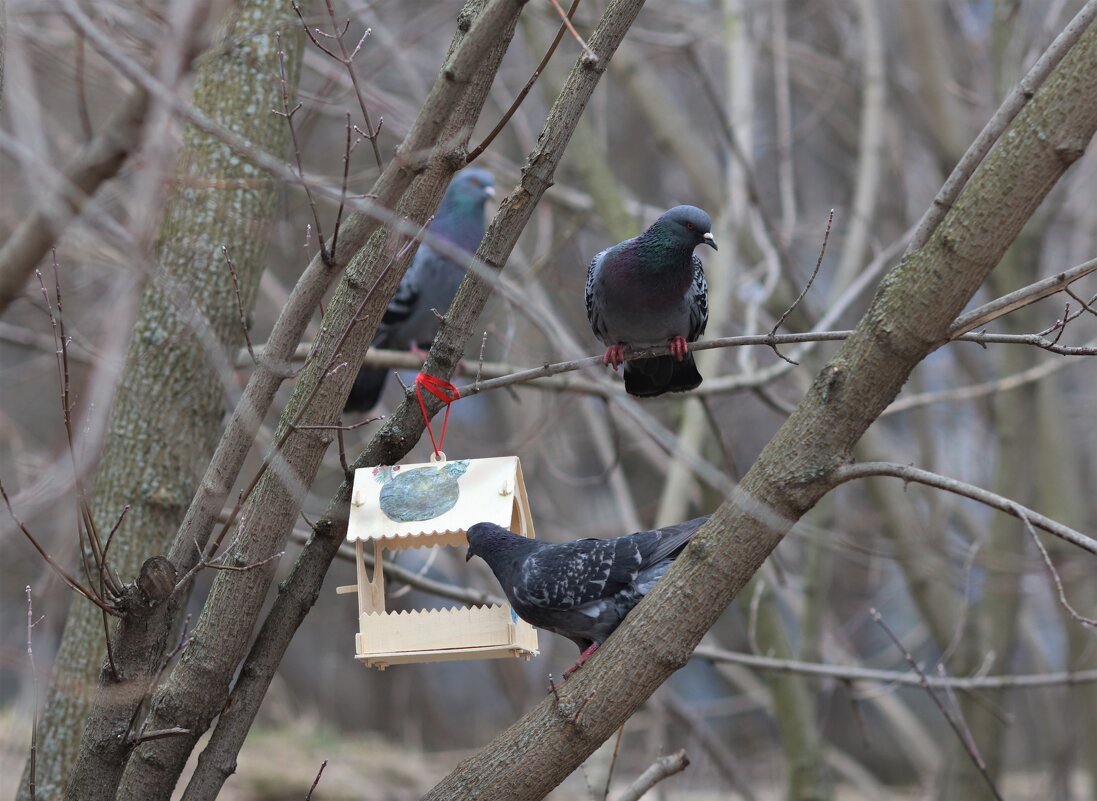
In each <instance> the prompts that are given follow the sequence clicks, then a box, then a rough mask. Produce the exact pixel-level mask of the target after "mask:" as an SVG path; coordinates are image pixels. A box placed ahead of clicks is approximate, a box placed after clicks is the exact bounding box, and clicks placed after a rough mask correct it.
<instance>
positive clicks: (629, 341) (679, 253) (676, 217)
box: [586, 206, 716, 397]
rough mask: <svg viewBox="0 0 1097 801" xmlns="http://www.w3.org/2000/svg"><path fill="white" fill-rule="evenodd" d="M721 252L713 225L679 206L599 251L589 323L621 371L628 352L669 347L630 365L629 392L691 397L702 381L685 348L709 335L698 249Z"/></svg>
mask: <svg viewBox="0 0 1097 801" xmlns="http://www.w3.org/2000/svg"><path fill="white" fill-rule="evenodd" d="M698 245H708V246H709V247H711V248H712V249H713V250H716V240H715V239H713V237H712V221H711V220H710V219H709V216H708V215H707V214H706V213H705V212H704V211H702V210H701V209H699V208H697V207H696V206H675V207H674V208H672V209H670V210H669V211H667V212H666V213H665V214H663V215H662V216H661V217H660V218H659V219H658V220H656V221H655V222H654V223H652V225H651V227H650V228H648V229H647V230H646V231H644V232H643V233H642V234H640V235H639V236H637V237H634V238H632V239H626V240H625V241H624V242H621V243H619V244H617V245H614V246H613V247H611V248H607V249H606V250H603V251H602V252H601V253H599V254H598V255H597V256H595V257H594V259H593V260H592V261H591V263H590V268H589V269H588V270H587V288H586V300H587V319H588V320H589V321H590V327H591V328H592V329H593V330H594V335H595V336H596V337H598V339H599V340H600V341H601V342H602V343H603V344H604V345H607V346H608V348H607V350H606V354H605V356H604V357H603V359H602V363H603V364H608V365H612V367H613V369H614V370H616V369H617V368H618V367H620V366H621V364H622V362H624V361H625V350H626V349H632V350H642V349H645V348H654V347H659V346H661V345H669V346H670V355H669V356H657V357H655V358H652V359H638V360H632V361H628V362H626V363H625V371H624V376H625V391H627V392H628V393H629V394H630V395H636V396H638V397H654V396H656V395H662V394H663V393H664V392H685V391H686V390H690V389H694V388H696V387H697V386H699V385H700V383H701V374H700V373H699V372H697V365H696V364H694V361H693V354H692V353H690V352H689V350H688V349H687V347H686V345H687V343H689V342H696V341H697V339H698V338H700V336H701V335H702V334H703V333H705V324H706V323H708V286H707V285H706V283H705V271H704V268H703V266H702V264H701V259H700V258H698V257H697V256H696V255H695V254H694V253H693V249H694V248H695V247H697V246H698Z"/></svg>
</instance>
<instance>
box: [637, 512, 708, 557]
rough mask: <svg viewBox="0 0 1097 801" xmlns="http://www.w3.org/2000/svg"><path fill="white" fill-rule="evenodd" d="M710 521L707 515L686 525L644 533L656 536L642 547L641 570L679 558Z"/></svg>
mask: <svg viewBox="0 0 1097 801" xmlns="http://www.w3.org/2000/svg"><path fill="white" fill-rule="evenodd" d="M708 519H709V516H708V515H705V516H704V517H695V518H694V519H693V520H687V521H685V522H684V523H675V524H674V525H673V526H667V527H666V528H661V529H657V530H655V531H645V532H642V533H644V534H651V535H654V539H653V540H651V541H645V542H644V543H643V544H642V545H641V551H642V554H643V561H642V563H641V565H640V569H641V570H644V569H646V568H648V567H650V566H652V565H655V564H658V563H659V562H661V561H663V560H664V559H671V558H673V557H675V556H677V555H678V552H679V551H680V550H682V548H684V547H685V545H686V543H687V542H689V541H690V539H691V538H692V537H693V535H694V534H696V533H697V530H698V529H700V528H701V526H703V525H704V524H705V523H707V522H708ZM633 536H637V535H633Z"/></svg>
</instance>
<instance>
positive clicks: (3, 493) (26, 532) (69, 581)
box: [0, 481, 118, 615]
mask: <svg viewBox="0 0 1097 801" xmlns="http://www.w3.org/2000/svg"><path fill="white" fill-rule="evenodd" d="M0 498H3V500H4V505H5V506H6V507H7V509H8V514H9V515H11V519H12V520H14V521H15V525H16V526H18V527H19V530H20V531H22V532H23V536H25V537H26V538H27V539H28V540H29V541H30V544H31V545H33V546H34V550H36V551H38V555H39V556H41V557H42V558H43V559H45V560H46V564H47V565H49V566H50V567H52V568H53V570H54V572H55V573H57V575H58V576H60V577H61V580H62V581H63V582H64V583H65V584H66V585H67V586H68V587H69V589H72V590H74V591H76V592H78V593H79V594H80V595H83V596H84V597H85V598H87V599H88V600H89V601H91V602H92V603H93V604H95V605H96V606H98V607H99V608H100V609H102V610H104V611H105V612H107V613H108V614H111V615H117V614H118V612H117V611H116V610H115V609H114V608H113V607H112V606H110V605H109V604H107V603H106V602H105V601H104V600H103V599H101V598H99V597H97V596H96V595H95V593H94V592H92V591H91V590H89V589H86V588H84V587H83V586H82V585H81V584H80V582H78V581H77V580H76V579H75V578H73V577H72V576H71V575H70V574H69V572H68V571H67V570H65V568H63V567H61V565H59V564H58V563H57V562H56V561H55V560H54V558H53V557H52V556H50V555H49V553H48V552H47V551H46V549H45V548H43V547H42V546H41V545H40V544H39V543H38V540H36V539H35V538H34V535H33V534H31V533H30V529H28V528H27V527H26V526H25V525H24V524H23V521H22V520H20V519H19V518H18V517H16V515H15V510H14V509H13V508H12V505H11V499H10V498H8V493H7V490H5V489H4V482H3V481H0Z"/></svg>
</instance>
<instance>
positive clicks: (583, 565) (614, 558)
mask: <svg viewBox="0 0 1097 801" xmlns="http://www.w3.org/2000/svg"><path fill="white" fill-rule="evenodd" d="M645 533H647V532H645ZM642 562H643V554H642V553H641V551H640V548H639V543H638V542H637V541H635V540H634V538H633V537H618V538H617V539H612V540H593V539H590V540H576V541H575V542H569V543H566V544H563V545H556V546H546V547H544V548H541V549H539V550H537V551H534V552H533V553H531V554H530V555H529V556H527V557H526V559H525V561H524V562H523V563H522V567H521V571H520V572H519V575H518V576H517V577H516V581H515V583H514V593H515V597H516V598H517V599H519V600H520V601H521V602H522V603H523V604H529V605H531V606H537V607H541V608H542V609H551V610H555V611H566V610H570V609H576V608H578V607H582V606H586V605H588V604H591V603H595V602H597V601H600V600H603V599H604V598H607V597H610V596H612V595H614V594H615V593H617V592H619V591H620V590H621V589H623V588H624V587H626V586H628V584H629V583H630V582H632V581H633V580H634V579H635V578H636V574H637V573H638V572H639V570H640V565H641V564H642Z"/></svg>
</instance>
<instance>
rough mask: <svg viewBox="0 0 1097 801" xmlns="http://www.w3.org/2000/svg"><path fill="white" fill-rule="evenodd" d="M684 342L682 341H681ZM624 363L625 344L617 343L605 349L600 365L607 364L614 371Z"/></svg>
mask: <svg viewBox="0 0 1097 801" xmlns="http://www.w3.org/2000/svg"><path fill="white" fill-rule="evenodd" d="M683 341H684V340H683ZM624 363H625V344H624V343H623V342H618V343H617V344H616V345H610V346H609V347H608V348H606V355H605V356H603V357H602V364H608V365H609V366H610V367H612V368H613V369H614V370H616V369H617V368H618V367H620V366H621V365H622V364H624Z"/></svg>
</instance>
